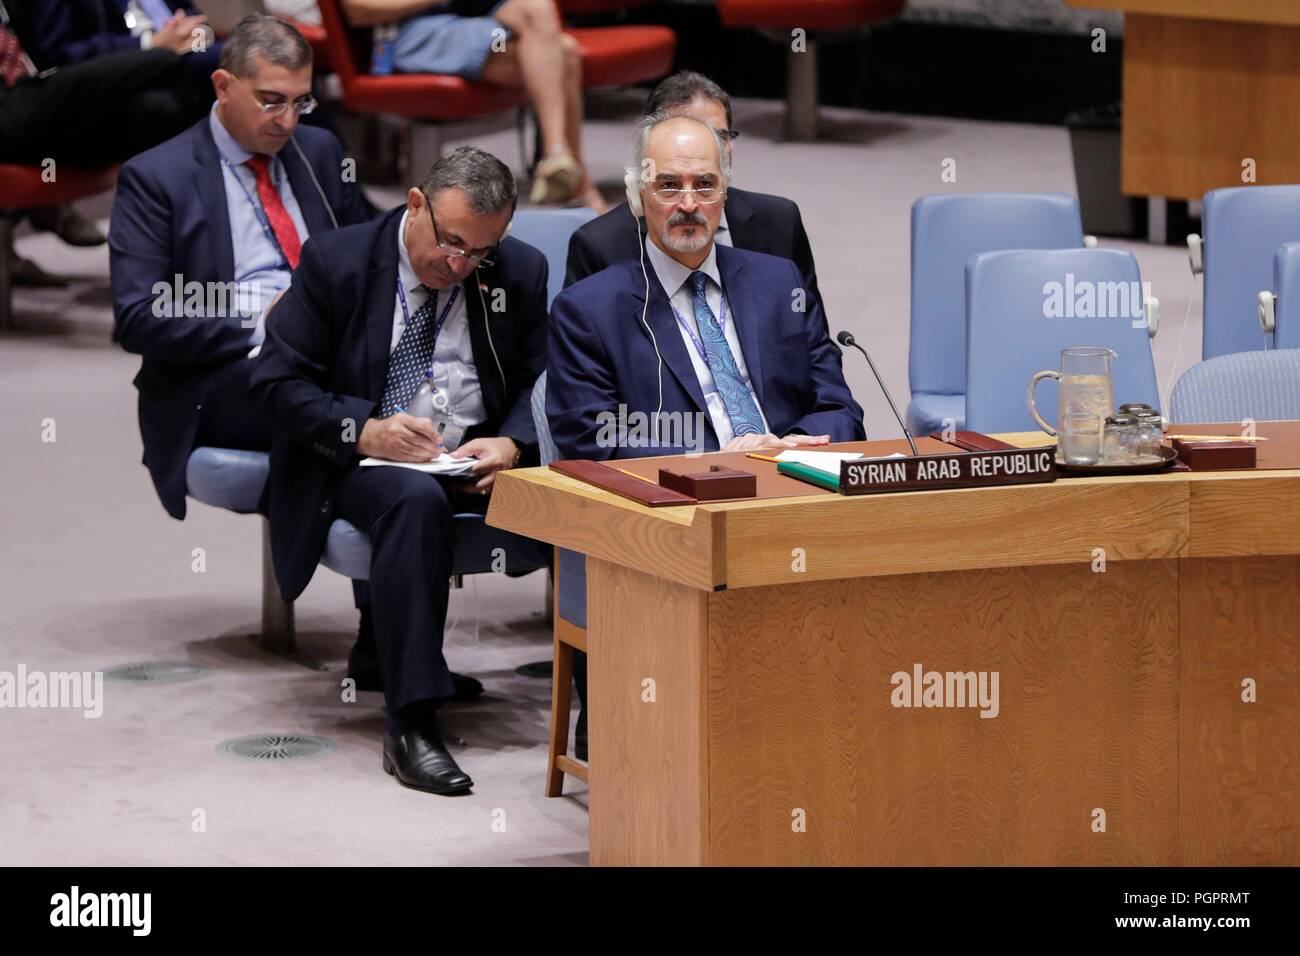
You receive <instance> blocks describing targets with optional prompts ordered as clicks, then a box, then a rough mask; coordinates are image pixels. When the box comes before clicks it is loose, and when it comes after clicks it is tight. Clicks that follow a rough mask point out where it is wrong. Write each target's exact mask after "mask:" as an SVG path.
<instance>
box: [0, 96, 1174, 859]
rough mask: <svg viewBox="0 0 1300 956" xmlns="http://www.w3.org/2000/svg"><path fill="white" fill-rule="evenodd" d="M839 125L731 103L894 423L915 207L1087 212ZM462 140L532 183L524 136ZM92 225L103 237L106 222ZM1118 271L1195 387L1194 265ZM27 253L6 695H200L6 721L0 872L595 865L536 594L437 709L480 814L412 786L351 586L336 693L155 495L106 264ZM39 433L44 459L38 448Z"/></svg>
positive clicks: (336, 599) (193, 518)
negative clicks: (1015, 196)
mask: <svg viewBox="0 0 1300 956" xmlns="http://www.w3.org/2000/svg"><path fill="white" fill-rule="evenodd" d="M627 102H631V101H630V100H628V101H627ZM626 105H627V103H626V102H622V103H621V102H619V101H617V100H610V101H606V102H604V103H603V105H602V107H601V108H600V109H598V110H594V111H593V115H594V116H595V117H596V118H593V119H592V120H591V121H590V122H589V124H588V154H589V156H590V157H591V158H592V160H593V163H592V164H593V167H594V170H595V172H596V174H597V176H598V177H599V178H600V179H601V180H602V181H603V182H608V183H609V184H611V185H612V186H613V185H616V184H617V183H618V181H619V180H620V179H621V163H622V160H623V158H624V157H623V153H624V150H625V147H626V142H627V134H626V129H627V127H626V117H627V111H626V109H625V108H624V107H625V106H626ZM827 115H828V117H829V118H830V119H831V120H832V122H831V124H830V125H831V133H832V137H833V139H832V141H829V142H824V143H820V144H817V145H806V144H787V143H780V142H777V141H776V140H775V138H776V136H777V133H778V130H779V127H780V118H781V107H780V105H779V104H775V103H757V102H743V103H740V104H738V108H737V124H738V126H739V128H740V129H742V130H743V131H744V136H743V137H742V138H741V139H740V140H739V141H738V142H737V146H736V154H735V164H736V183H737V184H738V185H742V186H744V187H745V188H748V189H756V190H760V191H767V192H778V193H783V194H785V195H788V196H790V197H792V198H794V199H795V200H797V201H798V202H799V204H800V206H801V208H802V210H803V217H804V222H805V223H806V224H807V228H808V231H809V235H810V237H811V240H812V244H813V249H814V253H815V255H816V258H817V266H818V273H819V277H820V282H821V287H822V291H823V294H824V297H825V299H826V303H827V309H828V312H829V315H830V318H831V323H832V327H833V328H834V329H839V328H847V329H849V330H851V331H852V332H854V333H855V334H856V335H857V336H858V338H859V339H860V340H861V341H863V342H864V344H866V346H867V347H868V348H869V349H870V350H871V351H872V352H873V354H874V356H875V358H876V361H877V363H878V364H879V365H880V366H881V369H882V372H883V373H884V374H885V376H886V378H887V381H888V383H889V386H890V388H891V389H893V391H894V394H895V395H896V397H897V399H898V401H899V402H900V404H902V403H905V402H906V399H907V335H908V333H907V323H908V221H909V220H908V215H909V208H910V206H911V203H912V201H913V200H914V199H915V198H916V197H917V196H920V195H923V194H926V193H931V192H939V191H950V190H959V191H982V190H1060V191H1065V192H1072V191H1073V171H1072V168H1071V160H1070V151H1069V143H1068V140H1067V136H1066V133H1065V131H1064V130H1063V129H1058V128H1047V127H1028V126H1016V125H1002V124H988V123H978V122H970V121H951V120H943V119H919V118H918V119H914V118H908V117H900V116H876V115H869V114H859V113H849V112H842V111H827ZM472 138H474V139H475V141H476V142H479V143H480V144H482V145H484V146H486V147H487V148H489V149H492V150H494V151H495V152H497V153H498V154H499V155H501V156H502V157H503V158H505V159H507V161H509V162H511V163H512V164H514V165H516V166H517V165H518V151H517V147H516V145H515V140H514V136H513V133H510V132H503V133H492V134H489V135H483V136H478V137H472ZM947 157H952V158H954V159H956V161H957V182H956V183H955V184H945V183H941V182H940V164H941V162H942V161H943V160H944V159H945V158H947ZM372 192H373V195H375V197H376V198H377V199H380V198H382V199H383V200H385V201H394V202H395V201H398V200H399V198H400V195H401V190H393V189H388V190H377V191H372ZM83 208H84V209H85V210H86V211H87V212H89V213H92V214H94V215H96V216H98V217H100V218H101V220H102V221H103V223H104V225H105V227H106V226H107V215H108V208H109V204H108V200H107V198H106V197H101V199H99V200H95V201H93V202H87V203H85V204H83ZM1102 245H1103V246H1111V247H1116V246H1118V247H1120V248H1129V249H1131V250H1132V251H1133V252H1134V253H1135V254H1136V256H1137V258H1138V261H1139V263H1140V265H1141V268H1142V273H1143V278H1144V279H1146V280H1148V281H1150V282H1151V283H1152V284H1153V287H1154V292H1155V294H1156V295H1158V296H1159V297H1160V298H1161V300H1162V302H1163V305H1164V316H1165V323H1164V328H1163V330H1162V332H1161V334H1160V336H1159V337H1158V339H1157V345H1156V356H1157V368H1158V372H1159V380H1160V384H1161V391H1162V393H1165V392H1166V391H1167V389H1168V387H1169V383H1170V371H1171V368H1172V367H1173V366H1174V364H1175V352H1176V351H1177V349H1178V348H1179V340H1180V337H1181V333H1182V331H1183V325H1184V321H1185V318H1186V322H1187V323H1188V327H1187V331H1186V336H1185V341H1183V342H1182V344H1181V357H1180V358H1179V359H1178V360H1177V363H1176V364H1177V365H1178V367H1179V370H1181V369H1182V368H1185V367H1186V366H1188V365H1189V364H1191V363H1192V361H1193V360H1194V359H1195V358H1196V357H1197V356H1198V355H1199V353H1200V331H1199V330H1200V314H1199V308H1200V297H1199V290H1198V289H1197V287H1196V284H1195V283H1194V282H1193V280H1192V278H1191V276H1190V274H1189V273H1188V271H1187V266H1186V257H1185V255H1184V254H1183V253H1182V252H1181V251H1180V250H1178V249H1174V248H1164V247H1155V246H1148V245H1143V244H1132V245H1129V244H1118V243H1111V242H1103V243H1102ZM18 248H19V250H20V252H21V253H22V254H23V255H25V256H28V257H30V258H33V259H36V260H37V261H38V262H40V263H41V264H42V265H43V266H44V267H45V268H46V269H48V270H49V271H52V272H57V273H61V274H65V275H67V276H69V277H71V279H72V281H71V284H70V286H69V287H68V288H67V289H62V290H18V291H17V293H16V295H15V306H16V312H17V331H15V332H12V333H7V334H3V335H0V405H2V407H3V408H4V409H5V414H4V416H3V418H2V419H0V442H2V446H3V449H4V451H3V453H0V488H2V489H3V495H0V542H2V543H0V671H3V670H8V671H14V670H16V669H17V667H18V665H19V664H23V665H25V666H26V667H27V668H28V670H40V671H59V670H99V669H102V668H106V667H111V666H114V665H118V664H123V663H129V662H135V661H144V660H170V661H187V662H190V663H194V664H198V665H201V666H202V667H204V668H207V669H208V673H207V676H206V677H204V678H202V679H200V680H196V681H191V682H188V683H179V684H170V685H154V686H150V685H129V684H123V683H109V684H106V685H105V694H106V700H105V707H104V714H103V716H102V717H101V718H100V719H98V720H87V719H84V718H83V717H82V716H81V714H80V713H79V712H72V711H66V710H30V709H24V710H7V709H6V710H0V780H2V783H0V793H2V794H3V798H2V799H0V863H17V864H53V863H60V864H67V865H89V864H126V863H156V864H209V863H232V864H233V863H240V864H251V865H260V864H288V865H312V864H329V863H332V864H340V863H346V864H454V863H480V864H522V865H552V864H560V865H564V864H582V863H585V862H586V859H587V854H586V839H587V834H586V830H587V818H586V810H585V803H586V788H585V787H584V786H583V785H581V784H577V785H575V784H574V783H572V782H570V783H568V784H567V787H566V789H567V792H568V793H569V794H570V795H569V796H566V797H564V798H561V799H556V800H547V799H545V798H543V797H542V796H541V792H542V785H543V776H544V771H545V762H546V761H545V753H546V749H545V734H546V725H547V721H548V718H549V714H548V700H549V683H548V682H546V681H537V680H528V679H525V678H522V677H518V676H516V675H515V674H514V668H515V667H516V666H518V665H520V664H523V663H526V662H528V661H531V660H536V659H540V658H545V657H549V654H550V641H549V635H548V632H547V630H546V627H545V624H544V621H543V619H542V609H543V593H544V591H543V588H544V578H543V577H542V576H541V575H540V574H537V575H532V576H530V577H527V578H524V579H515V580H511V579H506V578H504V577H499V576H495V575H482V576H479V577H478V578H476V579H467V581H466V587H465V589H464V590H463V591H460V592H453V597H452V611H451V619H452V622H453V623H452V626H451V627H450V628H449V630H448V634H447V647H448V651H447V656H448V659H449V660H450V662H451V663H452V666H453V667H454V668H455V669H457V670H460V671H463V672H467V673H471V674H476V675H478V676H479V677H480V678H481V679H482V680H483V681H484V683H485V684H486V685H487V689H488V693H487V695H486V697H485V698H484V699H483V700H480V701H479V702H477V703H472V704H463V705H455V706H452V707H449V708H448V709H447V711H445V713H446V720H445V725H446V727H447V729H448V731H449V732H450V736H454V737H456V738H457V742H456V743H455V744H454V745H453V749H454V751H455V753H456V754H457V757H458V759H459V760H460V761H461V763H462V765H463V766H464V768H465V769H466V770H467V771H468V772H469V773H470V774H471V775H472V776H473V777H474V779H475V782H476V787H475V791H474V793H473V794H472V795H469V796H466V797H461V798H452V799H447V798H439V797H434V796H429V795H425V794H421V793H415V792H413V791H409V790H404V789H401V788H399V787H398V786H397V785H396V784H394V783H393V781H392V780H391V779H390V778H389V777H387V776H386V775H385V774H384V773H383V772H382V771H381V769H380V758H379V738H380V734H381V733H382V727H383V715H382V709H381V702H380V700H379V698H378V697H377V696H376V695H367V694H363V695H361V697H360V700H358V701H357V702H356V703H344V702H343V701H342V700H341V699H340V693H339V679H340V678H341V676H342V674H341V671H340V667H341V666H342V664H343V661H344V658H345V656H346V653H347V649H348V647H349V645H350V642H351V639H352V635H353V633H354V631H355V627H356V620H355V612H354V611H353V609H352V604H351V592H350V589H349V587H348V583H347V581H346V580H344V579H343V578H340V577H339V576H338V575H335V574H333V573H332V572H329V571H327V570H325V569H321V570H319V572H318V573H317V576H316V578H315V580H314V581H313V582H312V584H311V586H310V587H309V588H308V589H307V592H306V593H305V594H304V595H303V597H302V599H301V600H300V601H299V603H298V618H299V628H300V631H301V632H302V636H303V645H304V649H305V650H306V651H307V652H308V653H309V654H312V655H315V656H316V657H318V658H319V659H321V660H322V661H323V662H325V663H326V664H327V665H328V667H329V670H328V671H325V672H318V671H313V670H310V669H308V668H306V667H303V666H300V665H298V664H294V663H290V662H286V661H283V660H279V659H277V658H274V657H272V656H269V655H267V654H265V653H263V652H261V651H260V650H258V649H257V648H256V646H255V645H254V644H253V643H252V641H251V639H250V638H249V635H250V634H251V632H252V631H253V630H254V629H255V628H256V627H257V626H258V588H259V581H260V577H259V575H260V571H259V561H260V540H259V529H258V521H257V519H255V518H251V517H237V516H233V515H230V514H226V513H224V512H218V511H215V510H213V509H210V508H206V507H204V506H202V505H194V506H193V508H192V512H191V515H190V517H189V518H188V519H187V520H186V521H185V522H184V523H180V522H176V521H173V520H171V519H170V518H168V517H167V516H166V514H165V513H164V512H163V510H162V508H161V506H160V505H159V504H158V502H157V500H156V498H155V497H154V493H153V489H152V487H151V485H150V483H149V480H148V476H147V474H146V472H145V470H144V468H143V467H142V466H141V465H140V439H139V435H138V432H137V428H136V421H135V391H134V389H133V388H132V386H131V378H132V376H133V375H134V374H135V371H136V368H137V365H138V360H137V359H136V358H135V357H133V356H130V355H126V354H124V353H123V352H122V351H121V350H120V349H118V348H116V347H115V346H113V345H112V344H111V343H110V342H109V330H110V328H111V316H110V311H109V305H108V302H109V299H108V255H107V252H106V250H105V249H103V248H99V249H92V250H72V249H69V248H67V247H65V246H62V245H60V244H59V243H58V242H57V240H55V239H53V238H52V237H50V236H46V235H25V236H23V237H22V238H21V239H20V240H19V243H18ZM1189 304H1190V308H1189ZM848 361H849V371H848V377H849V382H850V385H851V386H852V387H853V390H854V392H855V394H856V395H857V397H858V399H859V401H860V402H861V403H862V405H863V406H864V408H866V410H867V424H868V431H869V433H870V434H871V435H872V436H873V437H884V436H890V435H893V434H895V431H896V426H895V425H894V423H893V420H892V419H891V418H890V416H889V410H888V407H887V405H886V404H885V401H884V399H883V398H881V397H880V396H879V395H878V394H877V390H876V389H875V387H874V385H870V386H869V385H868V379H869V374H870V373H869V372H867V370H866V369H865V367H864V366H863V365H862V364H861V363H859V362H858V361H857V360H855V359H854V357H853V356H852V355H850V356H849V357H848ZM47 419H48V420H52V421H53V423H54V427H55V438H56V440H55V441H53V442H46V441H42V432H43V430H45V429H46V428H47V425H46V420H47ZM196 548H202V549H203V557H204V560H205V563H206V569H205V570H204V571H203V572H202V573H196V571H195V570H194V569H193V566H194V550H195V549H196ZM259 732H293V733H305V734H315V735H319V736H323V737H326V738H329V739H330V740H332V741H333V742H334V743H336V744H337V749H336V750H334V751H333V752H331V753H328V754H326V755H323V756H320V757H316V758H312V759H306V760H301V761H294V762H285V763H280V764H274V763H263V764H259V763H255V762H250V761H241V760H238V759H236V758H233V757H229V756H225V755H221V754H218V753H217V752H216V749H215V748H216V747H217V745H218V744H219V743H221V742H222V741H223V740H226V739H228V738H231V737H236V736H240V735H244V734H253V733H259ZM593 732H596V733H598V732H599V730H598V728H593ZM196 811H202V813H201V814H197V813H196ZM198 822H202V824H203V828H202V829H201V830H200V829H199V828H198ZM196 831H197V832H196Z"/></svg>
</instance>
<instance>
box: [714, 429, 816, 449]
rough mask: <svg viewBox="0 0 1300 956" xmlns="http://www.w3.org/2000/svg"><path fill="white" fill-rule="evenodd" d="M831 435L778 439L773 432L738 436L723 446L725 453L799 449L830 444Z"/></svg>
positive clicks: (788, 436)
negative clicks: (756, 449)
mask: <svg viewBox="0 0 1300 956" xmlns="http://www.w3.org/2000/svg"><path fill="white" fill-rule="evenodd" d="M830 440H831V436H830V435H786V436H785V437H784V438H777V437H776V436H775V435H773V434H772V433H771V432H768V433H767V434H765V435H738V436H737V437H735V438H733V439H731V441H729V442H727V443H726V444H725V445H723V446H722V450H723V451H752V450H753V449H755V448H797V447H798V446H800V445H827V444H830Z"/></svg>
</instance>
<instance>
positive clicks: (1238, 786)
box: [1179, 556, 1300, 866]
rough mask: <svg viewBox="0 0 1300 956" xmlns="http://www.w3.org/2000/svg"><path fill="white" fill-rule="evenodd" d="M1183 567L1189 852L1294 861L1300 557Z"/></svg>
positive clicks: (1184, 809) (1299, 768)
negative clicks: (1248, 687)
mask: <svg viewBox="0 0 1300 956" xmlns="http://www.w3.org/2000/svg"><path fill="white" fill-rule="evenodd" d="M1180 573H1181V582H1180V589H1179V595H1180V602H1179V633H1180V637H1179V647H1180V657H1179V700H1180V714H1181V717H1180V722H1179V738H1180V739H1179V754H1180V764H1179V778H1180V786H1179V792H1180V795H1181V796H1180V803H1181V806H1180V813H1179V816H1180V831H1181V843H1182V846H1183V858H1182V862H1183V863H1185V864H1188V865H1195V866H1280V865H1287V866H1295V865H1296V864H1297V863H1300V558H1297V557H1295V556H1290V557H1281V558H1279V557H1254V558H1233V559H1191V560H1184V561H1182V562H1181V569H1180ZM1247 677H1249V678H1253V679H1254V681H1255V682H1256V685H1257V694H1258V699H1257V701H1256V702H1255V703H1246V702H1244V701H1243V700H1242V693H1243V687H1242V681H1243V679H1244V678H1247Z"/></svg>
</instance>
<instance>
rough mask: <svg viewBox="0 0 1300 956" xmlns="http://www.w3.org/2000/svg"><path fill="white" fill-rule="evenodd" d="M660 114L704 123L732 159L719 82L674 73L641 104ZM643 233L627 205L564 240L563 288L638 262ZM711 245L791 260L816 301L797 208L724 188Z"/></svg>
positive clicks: (726, 100)
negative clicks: (608, 269)
mask: <svg viewBox="0 0 1300 956" xmlns="http://www.w3.org/2000/svg"><path fill="white" fill-rule="evenodd" d="M660 111H663V112H666V113H669V114H671V115H679V114H682V113H690V114H691V115H692V116H696V117H698V118H700V119H702V120H704V122H706V123H708V124H709V125H710V126H712V127H713V129H714V130H715V131H717V133H718V135H720V136H721V137H722V138H723V141H724V143H725V145H726V150H727V160H728V162H730V161H731V155H732V140H734V139H735V138H736V137H737V136H738V135H739V133H737V132H736V131H735V130H734V129H733V128H732V116H731V97H730V96H728V95H727V93H726V91H725V90H723V89H722V87H720V86H718V84H716V83H714V82H713V81H712V80H710V79H709V78H708V77H706V76H702V75H701V74H699V73H692V72H689V71H683V72H680V73H674V74H673V75H672V76H670V77H668V78H667V79H665V80H663V81H662V82H661V83H660V84H659V85H658V86H656V87H655V88H654V90H653V91H652V92H651V94H650V97H649V99H648V100H647V101H646V109H645V112H646V113H655V112H660ZM644 229H645V227H644V224H642V223H641V222H640V221H639V219H637V218H636V217H633V216H632V214H631V213H630V212H628V208H627V204H626V203H620V204H619V205H617V206H615V207H614V208H613V209H611V210H610V211H609V212H607V213H605V214H604V215H602V216H598V217H596V218H595V219H593V220H591V221H590V222H588V223H585V224H583V226H582V227H581V228H579V229H578V231H577V232H575V233H574V234H573V237H572V238H571V239H570V240H569V261H568V268H567V271H566V272H565V276H564V284H565V285H566V286H570V285H572V284H573V283H575V282H577V281H578V280H579V279H585V278H586V277H587V276H589V275H592V274H594V273H597V272H599V271H600V270H601V269H604V268H605V267H606V266H608V265H612V264H613V263H615V262H620V261H622V260H625V259H635V258H637V255H638V247H639V246H640V245H641V237H642V235H643V234H644ZM714 241H715V242H717V244H718V245H720V246H734V247H735V248H737V249H751V250H753V251H754V252H766V253H768V254H769V255H773V256H780V257H781V258H782V259H790V260H792V261H793V262H794V263H795V265H797V266H798V267H799V272H800V274H801V275H802V276H803V284H804V288H805V289H807V290H808V292H809V293H810V294H811V295H812V296H813V297H814V298H816V299H820V297H821V293H820V292H819V291H818V289H817V269H816V266H815V265H814V264H813V254H812V247H811V246H809V244H808V234H807V233H806V232H804V228H803V220H802V219H801V218H800V216H799V207H798V206H797V205H795V204H794V203H793V202H792V201H790V200H789V199H786V198H784V197H782V196H769V195H767V194H766V193H756V192H748V191H746V190H742V189H736V188H734V187H732V188H729V189H728V190H727V198H726V200H725V202H724V204H723V210H722V214H721V218H720V220H719V226H718V232H717V235H716V236H715V240H714ZM832 347H834V346H832ZM836 351H838V349H836Z"/></svg>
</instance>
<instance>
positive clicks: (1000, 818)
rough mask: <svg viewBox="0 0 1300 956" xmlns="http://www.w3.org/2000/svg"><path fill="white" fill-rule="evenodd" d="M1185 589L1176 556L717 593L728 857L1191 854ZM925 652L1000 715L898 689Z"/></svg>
mask: <svg viewBox="0 0 1300 956" xmlns="http://www.w3.org/2000/svg"><path fill="white" fill-rule="evenodd" d="M1177 598H1178V568H1177V562H1176V561H1172V560H1171V561H1141V562H1126V563H1119V564H1112V565H1109V566H1108V568H1107V570H1106V572H1105V573H1093V572H1092V571H1091V569H1090V566H1089V564H1087V563H1083V562H1080V563H1076V564H1075V565H1073V566H1058V567H1045V568H1043V567H1040V568H1006V569H998V570H990V571H969V572H961V573H955V574H914V575H903V576H898V577H885V578H870V579H856V580H842V581H828V582H821V583H810V584H799V585H790V586H786V587H767V588H749V589H745V590H743V591H727V592H724V593H720V594H715V595H713V596H711V597H710V599H709V611H710V615H709V675H708V682H709V700H710V707H709V714H708V718H709V720H708V728H709V755H710V774H709V802H710V804H711V807H712V811H711V814H710V817H709V821H708V822H709V830H710V836H711V855H710V862H712V863H713V864H715V865H735V864H743V865H748V864H758V865H773V864H782V865H806V864H816V865H847V864H879V865H894V866H911V865H1005V864H1015V865H1079V864H1097V865H1138V864H1147V865H1151V864H1161V865H1171V864H1175V863H1177V862H1178V847H1177V842H1178V841H1177V838H1178V763H1177V756H1178V754H1177V747H1178V662H1177V642H1178V619H1177V611H1176V608H1177ZM917 662H919V663H921V664H922V665H923V666H924V668H925V669H926V670H935V671H949V670H953V671H970V670H976V671H978V670H990V671H991V670H996V671H998V672H999V673H1000V677H999V697H1000V711H999V713H998V715H997V716H996V717H993V718H981V717H980V716H979V715H978V712H977V711H976V710H971V709H949V708H924V709H914V708H895V707H893V706H892V705H891V703H890V693H891V690H892V686H891V683H890V675H891V674H893V673H894V672H895V671H900V670H901V671H908V672H910V671H911V670H912V667H913V664H914V663H917ZM1094 808H1101V809H1103V810H1104V811H1105V813H1106V832H1104V833H1094V832H1093V831H1092V820H1093V818H1092V812H1093V809H1094ZM798 810H803V811H805V813H806V820H807V830H806V832H796V831H795V830H794V829H793V828H792V813H795V812H797V811H798Z"/></svg>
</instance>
